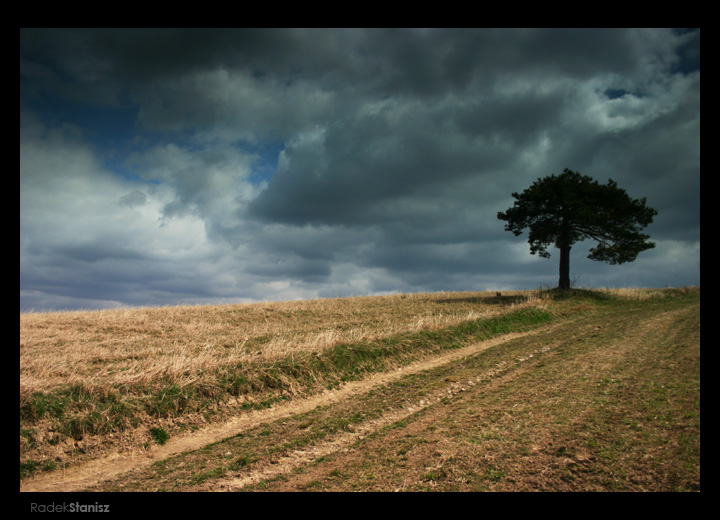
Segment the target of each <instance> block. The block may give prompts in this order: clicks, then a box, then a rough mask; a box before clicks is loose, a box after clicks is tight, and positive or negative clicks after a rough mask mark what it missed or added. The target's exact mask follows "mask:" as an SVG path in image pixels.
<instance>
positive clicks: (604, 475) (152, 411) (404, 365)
mask: <svg viewBox="0 0 720 520" xmlns="http://www.w3.org/2000/svg"><path fill="white" fill-rule="evenodd" d="M20 489H21V491H73V490H95V491H156V490H168V491H239V490H243V491H262V490H266V491H289V490H292V491H298V490H302V491H306V490H308V491H309V490H318V491H348V490H362V491H368V490H374V491H423V490H426V491H494V490H499V491H527V490H533V491H541V490H547V491H588V490H592V491H616V490H632V491H635V490H644V491H693V490H699V489H700V291H699V288H682V289H665V290H608V291H582V290H578V291H571V292H570V293H561V294H559V293H555V292H553V291H525V292H513V293H503V294H496V293H494V292H492V293H432V294H413V295H392V296H384V297H366V298H344V299H332V300H316V301H304V302H284V303H265V304H251V305H225V306H216V307H170V308H154V309H126V310H112V311H93V312H90V311H88V312H69V313H50V314H35V313H28V314H21V316H20Z"/></svg>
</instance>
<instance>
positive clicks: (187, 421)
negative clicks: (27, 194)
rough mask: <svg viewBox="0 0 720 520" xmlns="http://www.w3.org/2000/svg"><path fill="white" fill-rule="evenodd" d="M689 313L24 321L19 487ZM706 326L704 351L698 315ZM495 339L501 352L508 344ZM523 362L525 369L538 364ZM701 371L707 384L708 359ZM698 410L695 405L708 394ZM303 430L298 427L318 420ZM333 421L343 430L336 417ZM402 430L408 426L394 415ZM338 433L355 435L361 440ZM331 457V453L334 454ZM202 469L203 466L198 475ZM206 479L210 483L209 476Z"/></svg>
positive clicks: (593, 304) (646, 302)
mask: <svg viewBox="0 0 720 520" xmlns="http://www.w3.org/2000/svg"><path fill="white" fill-rule="evenodd" d="M688 301H689V302H693V301H694V302H697V309H698V311H699V288H690V289H688V288H684V289H672V290H637V289H633V290H629V289H627V290H626V289H620V290H607V291H579V292H577V293H576V294H575V295H572V296H569V297H558V295H557V294H554V293H553V292H552V291H540V290H538V291H523V292H507V293H505V292H504V293H502V294H499V293H495V292H482V293H479V292H467V293H432V294H408V295H390V296H379V297H357V298H340V299H327V300H314V301H297V302H279V303H257V304H241V305H221V306H179V307H167V308H136V309H122V310H105V311H82V312H55V313H23V314H21V315H20V478H21V484H23V483H25V484H26V483H27V482H29V481H31V480H32V478H31V477H38V475H40V476H42V475H43V474H45V475H49V476H51V475H54V474H58V472H64V471H65V470H69V468H72V467H75V466H82V465H83V464H86V463H88V462H89V461H92V460H94V459H98V458H99V457H103V456H106V455H108V454H109V453H137V452H138V450H140V451H141V452H148V453H149V452H152V450H154V449H160V447H161V446H163V445H165V443H168V446H170V445H171V444H172V443H173V441H174V440H175V439H179V438H180V437H183V436H184V437H185V438H190V437H192V436H193V432H199V431H205V429H207V428H209V427H210V426H212V425H222V424H227V421H228V420H230V419H233V418H237V417H239V416H241V415H243V414H245V415H247V414H250V413H251V412H253V411H254V412H256V413H257V412H258V411H262V410H264V411H265V412H264V413H268V414H272V410H273V409H276V408H278V407H279V406H280V405H281V404H283V405H289V404H292V403H301V402H303V401H305V402H308V401H307V400H308V399H309V398H310V397H312V396H320V395H326V393H327V392H328V391H330V392H332V391H334V392H336V393H338V395H339V394H340V393H341V392H343V391H346V390H347V389H348V388H349V387H350V386H349V385H351V384H352V382H353V381H357V382H361V381H363V380H366V381H369V380H370V379H372V377H373V374H377V375H382V374H390V373H395V371H397V370H398V369H399V368H402V367H408V366H411V365H412V364H413V363H415V364H418V363H420V362H426V363H427V362H430V361H432V360H435V362H437V363H440V362H441V361H442V363H449V359H450V358H445V357H443V356H447V355H448V353H453V352H458V353H464V352H465V350H464V349H468V348H476V347H473V345H475V346H477V345H479V344H482V343H483V342H485V343H486V344H485V346H484V347H483V349H488V350H487V352H488V353H489V352H496V353H498V354H497V355H498V356H501V357H502V356H503V355H505V354H502V352H503V351H502V350H499V349H500V347H499V346H498V347H493V348H490V343H488V341H490V339H491V338H501V340H502V341H506V340H507V341H508V345H510V344H511V342H510V339H512V338H513V337H516V335H519V336H522V335H524V334H529V333H530V331H533V330H536V329H537V328H538V327H542V326H545V325H547V324H552V323H556V324H566V325H568V326H571V324H572V323H575V322H577V323H581V321H582V320H587V319H590V318H591V317H592V319H593V320H594V321H592V323H593V327H597V328H598V329H599V328H600V327H602V323H603V320H605V321H607V320H608V319H609V318H608V316H612V320H618V319H620V317H622V316H623V315H624V314H625V313H628V312H635V311H636V310H638V309H642V312H646V311H647V312H660V311H663V312H665V311H667V308H666V307H667V306H668V305H670V306H672V305H675V306H677V305H680V304H679V303H676V302H686V303H685V304H686V305H687V302H688ZM668 302H670V303H668ZM661 304H662V305H661ZM652 305H655V307H652ZM663 305H664V306H663ZM658 306H659V307H658ZM672 308H673V309H674V308H675V307H672ZM638 312H639V311H638ZM673 312H674V311H673ZM608 313H609V314H608ZM651 315H652V314H648V316H651ZM668 316H670V314H668ZM672 316H675V314H672ZM648 319H649V318H648ZM598 323H600V324H598ZM609 323H610V322H608V324H609ZM618 326H619V325H618ZM578 327H579V325H578ZM697 327H698V331H697V332H698V335H697V342H698V345H697V348H698V349H699V312H698V321H697ZM573 330H574V329H573ZM593 330H594V329H593ZM492 341H493V343H492V344H493V345H494V344H495V343H494V342H495V341H500V340H492ZM517 341H521V339H517ZM508 348H509V347H508ZM523 348H526V347H523ZM527 348H529V347H527ZM533 348H535V347H533ZM478 352H479V351H478ZM533 352H536V353H535V354H533V355H531V356H530V357H533V356H534V355H539V354H537V353H539V352H543V350H542V348H540V347H538V348H536V349H535V351H533ZM487 355H490V354H487ZM527 355H528V354H527V353H525V354H522V355H520V358H519V359H523V360H524V359H529V358H527V357H526V356H527ZM547 355H550V354H547ZM513 359H515V358H513ZM508 361H509V359H508V360H505V359H504V358H503V359H501V358H498V359H497V360H496V361H495V362H496V363H497V364H498V366H505V363H507V362H508ZM697 362H698V367H697V368H698V378H699V350H698V360H697ZM418 366H419V365H418ZM447 366H449V365H447ZM507 366H509V365H507ZM498 373H499V372H498ZM463 374H464V372H463ZM457 377H460V378H462V377H465V376H464V375H463V376H457V375H451V376H447V377H445V376H443V378H442V381H444V383H442V385H445V386H447V385H449V384H454V382H455V381H457V379H456V378H457ZM423 384H424V385H425V387H424V388H425V390H422V391H420V394H423V393H427V395H429V394H432V393H433V392H434V390H432V387H433V385H435V384H436V383H427V382H426V383H423ZM698 384H699V379H698ZM443 388H444V387H443ZM441 391H442V392H445V391H446V390H441ZM401 394H402V392H401ZM421 402H426V403H428V406H429V403H430V400H429V399H421ZM697 402H698V405H699V387H698V396H697ZM345 403H346V404H345V405H344V406H351V407H352V406H358V405H357V403H354V404H352V405H350V404H348V403H347V402H345ZM338 406H339V405H338ZM373 407H375V408H373ZM392 407H393V405H391V404H388V403H387V402H383V403H380V404H378V403H374V404H372V405H368V407H367V408H365V409H364V410H363V411H358V410H354V409H353V410H352V411H350V410H342V411H338V413H339V414H341V415H342V416H343V417H355V418H356V419H357V418H358V417H366V418H367V417H371V416H375V417H376V420H379V419H378V418H379V417H380V416H383V417H384V419H383V421H385V422H387V421H390V418H391V417H395V416H394V415H392V414H391V415H387V410H388V409H390V408H392ZM470 408H473V407H472V406H471V407H470ZM383 410H384V412H382V411H383ZM308 413H312V412H308ZM468 413H470V412H468ZM383 414H384V415H383ZM462 416H464V415H463V414H462V413H461V417H462ZM263 417H265V416H263ZM271 419H272V415H268V416H267V420H268V421H270V420H271ZM298 420H299V421H300V422H301V423H302V424H311V423H313V422H314V421H315V420H314V419H313V420H309V422H308V419H305V420H304V422H303V420H300V419H298ZM327 420H330V421H331V422H332V421H337V420H338V417H337V416H335V417H334V418H331V419H327ZM395 420H396V421H400V422H402V421H403V420H406V419H405V417H404V416H403V417H400V416H397V417H395ZM357 421H359V419H357ZM320 422H322V421H320ZM390 422H392V421H390ZM286 423H287V421H286V422H285V423H283V424H286ZM268 424H269V423H268ZM302 424H301V425H300V426H299V427H298V428H299V429H298V430H297V431H294V432H293V433H287V432H285V433H282V432H280V433H273V435H276V434H277V438H276V439H275V438H274V440H273V443H275V444H276V445H277V444H278V443H279V444H280V445H282V444H284V443H288V442H292V441H291V440H292V438H294V436H296V435H297V432H305V433H308V432H309V431H310V430H311V429H308V427H307V425H306V426H305V427H303V426H302ZM373 424H375V423H373ZM380 427H381V426H380V425H379V423H377V424H376V426H375V427H373V428H371V429H372V430H373V431H377V429H378V428H380ZM368 428H369V427H368ZM340 430H342V432H344V434H346V435H350V433H352V432H353V431H360V430H359V429H358V428H356V429H355V430H353V429H352V428H350V429H349V430H348V429H342V428H341V429H340ZM262 432H265V433H262ZM262 432H260V433H258V434H257V435H258V438H259V440H260V441H263V438H264V440H265V441H267V440H269V439H268V438H267V437H268V436H271V435H270V434H269V433H268V432H275V430H274V429H273V428H271V427H267V426H266V427H264V429H263V430H262ZM226 433H228V432H226ZM228 435H229V436H230V437H232V435H230V434H229V433H228ZM350 437H352V435H350ZM216 440H217V439H216ZM697 441H698V442H699V410H698V437H697ZM397 442H400V443H401V444H402V441H397ZM693 442H694V441H693ZM200 447H201V446H198V449H199V448H200ZM243 449H245V448H243ZM254 449H258V448H254ZM398 449H400V451H402V448H398ZM698 450H699V446H698ZM230 451H233V450H230ZM332 452H333V450H332V449H330V451H329V452H328V453H332ZM168 453H169V452H168ZM168 456H169V455H168ZM319 456H320V455H319ZM324 456H327V455H322V456H321V457H324ZM698 457H699V455H698ZM238 460H239V461H240V462H239V463H236V466H237V470H238V471H239V470H240V469H241V468H245V466H248V467H249V466H251V465H252V464H250V462H251V461H252V460H254V459H253V457H250V458H242V457H241V458H240V459H238ZM236 462H237V461H236ZM275 464H277V463H275ZM698 464H699V458H698ZM205 465H206V463H198V468H202V467H204V466H205ZM273 467H274V468H278V467H280V466H277V465H275V466H273ZM228 471H229V469H228V467H225V468H224V469H223V470H222V471H216V473H213V472H212V471H211V472H210V474H211V475H215V477H212V476H211V477H207V476H206V477H205V478H199V477H198V476H197V475H196V474H195V472H193V475H194V476H191V478H190V481H191V482H192V483H193V484H192V485H188V487H187V490H195V489H203V490H207V484H202V485H200V488H198V483H202V482H212V481H214V480H217V481H224V482H235V484H233V485H234V486H235V487H237V482H238V480H237V478H234V480H233V479H230V480H229V481H228V480H227V473H228ZM330 471H333V470H330ZM335 471H339V470H335ZM445 471H446V472H447V471H449V466H448V468H446V470H445ZM198 472H199V473H200V474H204V473H203V471H201V470H200V469H198ZM427 473H428V474H432V473H433V472H432V471H429V472H427ZM63 475H64V473H63ZM49 478H50V477H49ZM223 479H224V480H223ZM330 480H331V481H333V479H330ZM350 480H352V479H350ZM421 480H422V479H421ZM491 480H492V479H491ZM176 481H177V479H176ZM257 481H258V479H257V478H256V479H255V480H254V481H251V480H248V481H247V482H248V483H252V482H257ZM428 482H430V484H429V486H425V487H429V488H431V487H433V486H435V485H436V484H435V481H434V480H433V479H430V480H428ZM698 482H699V481H698ZM55 484H57V482H55ZM143 485H144V486H146V487H147V488H148V489H151V488H156V487H157V486H158V485H159V484H158V483H157V481H153V482H152V483H147V482H146V483H145V484H143ZM233 485H231V484H227V486H230V487H232V486H233ZM387 485H388V486H391V485H395V484H391V483H387ZM203 486H205V487H203ZM213 486H214V485H212V484H211V485H210V487H211V488H213ZM223 486H225V485H221V486H220V487H221V488H222V487H223ZM227 486H226V487H227ZM121 487H123V486H121ZM130 487H132V486H130ZM215 487H217V486H215ZM281 487H282V486H281ZM311 487H312V486H311ZM321 487H322V486H321ZM331 487H332V486H331ZM361 487H362V486H361ZM451 487H452V486H451ZM420 488H423V486H422V485H420V486H419V487H418V489H420ZM21 489H22V485H21ZM112 490H118V489H112Z"/></svg>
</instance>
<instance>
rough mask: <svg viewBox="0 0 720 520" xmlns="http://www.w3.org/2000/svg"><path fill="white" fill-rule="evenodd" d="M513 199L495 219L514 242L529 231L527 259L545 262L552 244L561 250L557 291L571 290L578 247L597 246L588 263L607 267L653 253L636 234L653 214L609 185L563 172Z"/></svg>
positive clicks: (641, 202) (651, 210)
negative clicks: (578, 244) (572, 254)
mask: <svg viewBox="0 0 720 520" xmlns="http://www.w3.org/2000/svg"><path fill="white" fill-rule="evenodd" d="M512 196H513V197H514V198H515V199H516V201H515V205H514V206H513V207H512V208H510V209H508V210H507V211H505V212H502V211H501V212H498V215H497V218H498V219H500V220H504V221H506V222H507V223H506V224H505V231H512V232H513V233H514V234H515V236H519V235H521V234H522V232H523V230H524V229H525V228H530V233H529V237H528V243H529V244H530V253H531V254H533V255H534V254H535V253H538V254H539V255H540V256H541V257H543V258H549V257H550V253H548V251H547V246H548V245H550V244H553V245H554V246H555V247H557V248H558V249H559V250H560V281H559V282H558V287H559V288H560V289H569V288H570V249H571V248H572V245H573V244H574V243H575V242H577V241H581V240H586V239H593V240H596V241H597V246H596V247H593V248H592V249H590V254H589V255H588V258H589V259H590V260H597V261H602V262H608V263H610V264H611V265H614V264H622V263H625V262H632V261H633V260H635V258H636V257H637V255H638V253H640V252H641V251H645V250H646V249H652V248H653V247H655V244H654V243H652V242H648V241H647V239H648V238H650V237H649V236H648V235H643V234H642V233H640V231H641V230H642V229H643V228H644V227H645V226H647V225H648V224H650V223H652V221H653V217H655V215H657V211H656V210H654V209H653V208H649V207H646V206H645V198H642V199H631V198H630V197H629V196H628V194H627V193H626V192H625V190H623V189H620V188H618V186H617V183H616V182H615V181H613V180H612V179H610V180H608V183H607V184H606V185H602V184H599V183H598V182H597V181H595V180H593V179H591V178H590V177H588V176H586V175H580V173H579V172H573V171H571V170H568V169H567V168H566V169H565V170H564V171H563V173H562V174H560V175H550V176H549V177H544V178H542V179H538V180H537V181H535V182H534V183H533V184H532V186H530V187H529V188H528V189H526V190H525V191H523V192H522V193H520V194H517V193H513V194H512Z"/></svg>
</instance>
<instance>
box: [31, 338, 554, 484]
mask: <svg viewBox="0 0 720 520" xmlns="http://www.w3.org/2000/svg"><path fill="white" fill-rule="evenodd" d="M550 328H551V327H545V328H541V329H536V330H533V331H530V332H524V333H515V334H507V335H504V336H500V337H497V338H493V339H491V340H487V341H483V342H480V343H476V344H473V345H470V346H468V347H465V348H463V349H459V350H455V351H452V352H449V353H447V354H445V355H442V356H439V357H436V358H433V359H430V360H425V361H422V362H418V363H415V364H412V365H408V366H406V367H403V368H401V369H398V370H396V371H393V372H385V373H380V374H376V375H372V376H369V377H367V378H365V379H363V380H362V381H353V382H348V383H346V384H345V385H344V386H343V387H342V388H340V389H338V390H333V391H327V392H325V393H323V394H321V395H318V396H314V397H311V398H307V399H302V400H296V401H292V402H288V403H281V404H278V405H275V406H273V407H272V408H270V409H267V410H261V411H253V412H247V413H244V414H243V415H242V416H238V417H235V418H234V419H232V420H230V421H228V422H225V423H224V424H222V425H213V426H210V427H206V428H204V429H202V430H199V431H196V432H194V433H192V434H187V435H183V436H178V437H175V438H173V439H171V440H170V441H168V443H167V444H165V445H163V446H154V447H152V448H151V449H149V450H146V451H136V452H132V453H113V454H110V455H107V456H105V457H102V458H100V459H97V460H94V461H91V462H88V463H86V464H82V465H78V466H75V467H70V468H68V469H66V470H57V471H54V472H49V473H43V474H39V475H36V476H34V477H31V478H29V479H26V480H25V481H23V482H21V485H20V491H21V492H68V491H77V490H81V489H85V488H87V487H89V486H92V485H94V484H97V483H98V482H101V481H104V480H107V479H112V478H116V477H118V476H120V475H122V474H124V473H127V472H129V471H132V470H135V469H139V468H143V467H146V466H149V465H150V464H152V463H153V462H155V461H157V460H161V459H165V458H168V457H171V456H173V455H176V454H178V453H181V452H185V451H191V450H195V449H198V448H200V447H203V446H206V445H208V444H211V443H213V442H217V441H219V440H222V439H225V438H227V437H230V436H233V435H236V434H238V433H240V432H242V431H244V430H247V429H250V428H253V427H256V426H258V425H260V424H262V423H265V422H268V421H274V420H277V419H281V418H284V417H289V416H292V415H295V414H299V413H303V412H307V411H309V410H312V409H314V408H316V407H319V406H325V405H329V404H333V403H336V402H339V401H342V400H344V399H347V398H349V397H351V396H356V395H359V394H363V393H365V392H368V391H369V390H371V389H373V388H376V387H378V386H380V385H384V384H387V383H389V382H392V381H395V380H397V379H399V378H401V377H404V376H406V375H408V374H412V373H417V372H421V371H423V370H428V369H432V368H435V367H438V366H441V365H443V364H446V363H449V362H452V361H454V360H458V359H461V358H463V357H465V356H468V355H472V354H476V353H478V352H481V351H483V350H486V349H488V348H491V347H493V346H495V345H498V344H501V343H504V342H507V341H511V340H513V339H516V338H519V337H523V336H527V335H529V334H538V333H541V332H542V331H545V332H547V331H548V330H549V329H550ZM403 413H405V412H403ZM406 413H411V410H408V411H407V412H406ZM400 418H402V413H396V414H388V415H387V416H384V417H383V418H382V419H381V420H380V421H376V423H368V424H367V425H365V426H364V427H363V429H362V430H360V431H357V432H354V433H352V434H347V435H345V436H342V437H341V438H337V439H334V440H333V441H332V442H331V443H328V444H327V445H326V446H324V447H316V448H315V449H314V450H313V451H312V453H309V454H304V453H303V452H297V453H293V454H291V455H289V456H288V457H287V460H283V461H280V462H279V463H275V464H273V467H272V468H270V469H268V468H263V469H259V470H256V471H254V472H253V473H252V474H251V475H249V476H247V477H245V478H244V479H243V480H242V481H229V482H226V483H220V484H218V486H223V487H225V488H226V489H228V490H230V489H233V488H236V487H238V486H242V485H246V484H247V483H251V482H256V481H258V480H259V479H261V478H267V477H268V476H272V475H274V474H276V473H278V472H281V471H287V470H288V469H289V468H290V467H294V466H296V465H298V464H300V463H302V461H303V460H305V459H306V458H307V457H306V455H307V456H311V457H312V458H313V459H314V458H316V457H318V456H320V455H322V452H323V451H324V450H337V449H338V448H339V447H341V446H342V445H347V444H349V443H351V442H353V441H354V440H356V439H357V438H359V437H360V436H362V435H364V434H367V433H368V432H370V431H373V430H375V429H377V428H379V427H381V426H382V424H385V423H389V422H392V421H395V420H398V419H400ZM213 487H217V486H213Z"/></svg>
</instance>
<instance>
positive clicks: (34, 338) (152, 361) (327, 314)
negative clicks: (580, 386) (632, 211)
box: [20, 291, 542, 397]
mask: <svg viewBox="0 0 720 520" xmlns="http://www.w3.org/2000/svg"><path fill="white" fill-rule="evenodd" d="M538 304H542V298H538V297H537V295H535V294H534V293H532V292H529V291H528V292H506V293H503V294H502V296H501V297H498V296H497V294H496V293H495V292H462V293H423V294H409V295H389V296H372V297H354V298H337V299H322V300H306V301H294V302H274V303H255V304H234V305H219V306H177V307H161V308H134V309H113V310H102V311H72V312H53V313H24V314H21V315H20V394H21V397H22V396H23V395H26V396H27V395H30V394H32V393H33V392H48V391H52V390H53V389H55V388H57V387H59V386H61V385H62V386H65V385H72V384H77V383H82V384H83V386H84V387H85V388H88V389H90V388H98V387H100V388H102V387H106V386H108V385H112V384H129V385H134V384H146V383H151V382H152V381H154V380H157V379H159V378H164V379H165V380H168V379H170V380H172V381H175V382H177V383H178V384H181V385H185V384H192V383H194V382H197V381H198V380H200V379H201V378H202V377H203V375H206V374H211V373H213V372H215V371H216V369H218V368H219V367H222V366H223V365H229V364H233V365H237V364H238V363H242V362H250V361H257V360H262V359H272V358H273V357H279V356H286V355H288V354H291V353H293V352H298V351H307V350H313V349H323V348H326V347H330V346H333V345H336V344H339V343H354V342H361V341H372V340H376V339H380V338H384V337H389V336H393V335H396V334H400V333H404V332H414V331H419V330H432V329H439V328H443V327H448V326H451V325H455V324H457V323H460V322H464V321H468V320H474V319H478V318H481V317H490V316H493V315H497V314H500V313H501V312H505V311H507V307H508V306H532V305H538Z"/></svg>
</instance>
